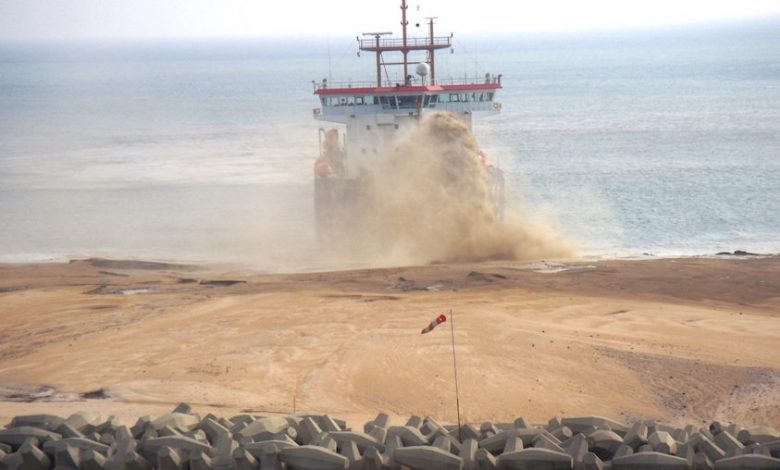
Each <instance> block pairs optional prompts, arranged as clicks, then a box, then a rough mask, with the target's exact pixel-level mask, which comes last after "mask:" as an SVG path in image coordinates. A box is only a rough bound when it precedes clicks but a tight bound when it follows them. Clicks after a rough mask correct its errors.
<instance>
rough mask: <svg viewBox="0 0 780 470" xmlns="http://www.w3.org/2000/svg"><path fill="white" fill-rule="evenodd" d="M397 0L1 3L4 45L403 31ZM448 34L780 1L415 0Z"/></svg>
mask: <svg viewBox="0 0 780 470" xmlns="http://www.w3.org/2000/svg"><path fill="white" fill-rule="evenodd" d="M399 4H400V1H397V0H331V1H312V0H273V1H270V0H0V40H19V39H85V38H171V37H244V36H280V35H300V34H322V33H327V34H337V35H342V34H343V35H347V36H350V37H352V36H353V35H355V34H357V33H360V32H364V31H375V30H382V31H384V30H390V31H397V30H398V28H399V26H398V14H399V13H398V12H399V9H398V5H399ZM409 5H410V8H409V11H410V17H411V21H412V22H415V21H417V19H418V18H419V19H421V18H422V17H423V16H434V15H435V16H439V17H441V20H440V23H441V27H442V32H449V31H454V32H457V33H473V32H486V31H498V32H557V31H578V30H613V29H626V28H636V27H646V26H656V25H680V24H695V23H707V22H720V21H724V20H738V19H747V18H760V17H770V16H774V17H777V16H780V0H533V1H531V0H479V1H472V2H467V1H465V0H419V1H418V0H409Z"/></svg>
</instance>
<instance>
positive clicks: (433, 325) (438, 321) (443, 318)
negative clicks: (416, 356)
mask: <svg viewBox="0 0 780 470" xmlns="http://www.w3.org/2000/svg"><path fill="white" fill-rule="evenodd" d="M445 321H447V317H446V316H445V315H444V314H443V313H442V314H441V315H439V316H438V317H436V318H434V320H433V321H432V322H430V323H429V324H428V326H426V327H425V328H423V329H422V331H421V332H420V334H421V335H424V334H425V333H429V332H431V331H433V329H434V328H436V327H437V326H439V325H440V324H442V323H444V322H445Z"/></svg>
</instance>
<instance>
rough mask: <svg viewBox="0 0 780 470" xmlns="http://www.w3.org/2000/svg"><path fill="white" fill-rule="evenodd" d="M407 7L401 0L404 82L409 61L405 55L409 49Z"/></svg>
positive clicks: (407, 72)
mask: <svg viewBox="0 0 780 470" xmlns="http://www.w3.org/2000/svg"><path fill="white" fill-rule="evenodd" d="M408 8H409V7H408V6H407V5H406V0H401V31H403V53H404V83H405V84H407V85H408V83H406V82H407V81H408V79H409V61H408V59H407V56H408V54H409V50H408V49H407V48H406V26H407V25H409V22H408V21H406V10H407V9H408Z"/></svg>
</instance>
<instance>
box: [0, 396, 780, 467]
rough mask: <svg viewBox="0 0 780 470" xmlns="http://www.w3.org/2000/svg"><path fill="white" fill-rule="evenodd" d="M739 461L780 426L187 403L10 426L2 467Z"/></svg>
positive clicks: (777, 439)
mask: <svg viewBox="0 0 780 470" xmlns="http://www.w3.org/2000/svg"><path fill="white" fill-rule="evenodd" d="M51 468H54V469H62V470H64V469H84V470H102V469H117V470H119V469H127V470H151V469H162V470H182V469H188V468H189V469H192V470H195V469H198V470H202V469H236V470H258V469H259V470H284V469H289V470H385V469H387V470H404V469H409V470H492V469H508V470H514V469H517V470H521V469H527V470H559V469H560V470H599V469H613V470H662V469H663V470H707V469H713V470H731V469H780V433H778V431H777V430H775V429H772V428H769V427H762V426H754V427H741V426H739V425H738V424H735V423H728V424H726V423H720V422H712V423H710V424H709V425H708V426H704V427H699V426H695V425H692V424H689V425H686V426H684V427H675V426H669V425H666V424H663V423H659V422H656V421H653V420H643V421H637V422H634V423H631V424H627V423H620V422H617V421H614V420H611V419H609V418H604V417H598V416H580V417H564V418H560V417H555V418H552V419H551V420H549V422H547V423H545V424H538V423H529V422H528V421H527V420H526V419H525V418H522V417H519V418H517V419H515V420H514V421H513V422H508V423H492V422H485V423H482V424H480V425H474V424H464V425H462V426H460V427H458V426H456V425H444V424H441V423H439V422H437V421H436V420H435V419H434V418H432V417H424V418H422V417H419V416H412V417H410V418H409V419H408V420H406V421H405V422H404V423H392V422H391V419H390V418H389V417H388V415H386V414H384V413H380V414H379V415H378V416H377V417H376V418H375V419H373V420H371V421H368V422H366V423H365V424H364V425H363V428H362V429H350V428H349V427H347V423H346V422H345V421H343V420H340V419H337V418H333V417H331V416H328V415H325V414H296V415H289V416H280V415H272V416H269V415H252V414H240V415H237V416H231V417H218V416H215V415H213V414H208V415H205V416H200V415H199V414H198V413H196V412H195V411H194V410H193V409H192V408H191V407H190V406H189V405H187V404H185V403H182V404H180V405H178V406H177V407H176V408H175V409H174V410H172V411H171V413H169V414H166V415H163V416H158V417H152V416H143V417H140V418H138V420H137V421H136V422H135V423H134V424H132V425H127V424H123V423H120V422H119V421H118V420H117V419H116V418H115V417H108V418H105V419H103V418H101V416H100V415H99V414H98V413H94V412H88V411H81V412H77V413H74V414H72V415H71V416H69V417H67V418H65V417H60V416H54V415H47V414H39V415H24V416H16V417H15V418H13V419H12V421H11V422H10V423H8V424H7V425H6V426H3V427H0V470H4V469H8V470H11V469H14V470H16V469H19V470H21V469H24V470H46V469H51Z"/></svg>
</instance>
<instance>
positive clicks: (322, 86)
mask: <svg viewBox="0 0 780 470" xmlns="http://www.w3.org/2000/svg"><path fill="white" fill-rule="evenodd" d="M312 84H313V85H314V91H318V90H326V89H332V88H335V89H349V88H377V82H376V81H375V80H371V81H353V80H347V81H328V80H327V79H323V80H322V81H320V82H317V81H312ZM422 84H423V83H421V82H420V79H419V78H416V77H415V78H414V79H413V80H412V82H411V83H409V85H412V86H420V85H422ZM482 84H488V85H501V75H500V74H499V75H494V74H491V73H487V74H485V75H482V76H477V77H461V78H437V79H436V83H435V85H437V86H438V85H482ZM404 85H406V83H404V82H403V80H383V81H382V84H381V86H380V87H379V88H395V87H399V86H404ZM425 85H430V83H428V82H426V83H425Z"/></svg>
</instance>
